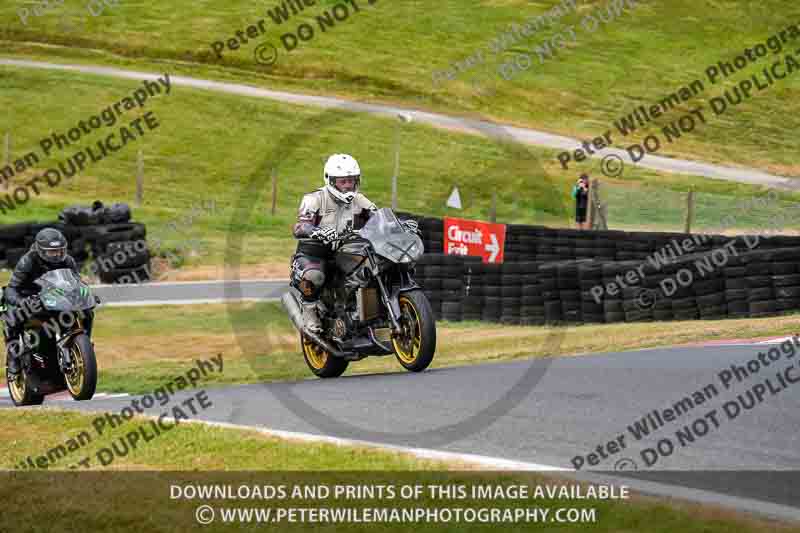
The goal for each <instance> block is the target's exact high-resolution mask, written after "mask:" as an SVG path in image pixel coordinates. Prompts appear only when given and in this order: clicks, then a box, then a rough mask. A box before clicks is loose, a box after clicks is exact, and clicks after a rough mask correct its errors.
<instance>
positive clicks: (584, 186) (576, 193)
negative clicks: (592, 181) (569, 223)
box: [572, 174, 589, 229]
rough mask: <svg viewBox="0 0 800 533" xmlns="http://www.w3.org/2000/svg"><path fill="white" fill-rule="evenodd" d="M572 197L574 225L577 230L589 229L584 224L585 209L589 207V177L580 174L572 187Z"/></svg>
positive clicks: (585, 223)
mask: <svg viewBox="0 0 800 533" xmlns="http://www.w3.org/2000/svg"><path fill="white" fill-rule="evenodd" d="M572 197H573V198H574V199H575V223H576V225H577V227H578V229H589V227H588V225H587V222H586V209H587V208H588V206H589V176H588V175H587V174H581V177H580V178H578V181H577V183H575V186H574V187H572Z"/></svg>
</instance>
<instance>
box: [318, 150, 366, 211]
mask: <svg viewBox="0 0 800 533" xmlns="http://www.w3.org/2000/svg"><path fill="white" fill-rule="evenodd" d="M323 174H324V178H323V179H324V181H325V188H326V189H328V192H329V193H331V194H332V195H333V196H334V197H336V198H338V199H339V200H341V201H342V202H345V203H348V204H349V203H350V202H352V201H353V199H354V198H355V197H356V193H357V192H358V188H359V185H361V167H359V166H358V161H356V160H355V158H354V157H353V156H351V155H347V154H333V155H332V156H330V157H329V158H328V160H327V161H326V162H325V169H324V171H323ZM336 178H355V185H354V187H353V190H352V191H348V192H342V191H340V190H339V189H337V188H336Z"/></svg>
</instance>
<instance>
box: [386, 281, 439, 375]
mask: <svg viewBox="0 0 800 533" xmlns="http://www.w3.org/2000/svg"><path fill="white" fill-rule="evenodd" d="M398 303H399V305H400V320H399V322H400V330H401V331H400V334H399V335H395V336H393V337H392V345H393V347H394V352H395V356H396V357H397V360H398V361H399V362H400V364H401V365H403V368H405V369H406V370H410V371H411V372H421V371H423V370H425V369H426V368H428V365H430V364H431V362H432V361H433V355H434V353H435V352H436V322H435V321H434V319H433V311H432V310H431V304H430V302H428V298H427V297H426V296H425V293H423V292H422V291H420V290H413V291H409V292H406V293H403V294H401V295H400V297H399V302H398Z"/></svg>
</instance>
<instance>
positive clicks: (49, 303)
mask: <svg viewBox="0 0 800 533" xmlns="http://www.w3.org/2000/svg"><path fill="white" fill-rule="evenodd" d="M35 283H36V284H37V285H38V286H39V293H38V294H39V299H40V300H41V303H42V305H41V308H40V309H38V310H36V312H35V313H25V315H26V316H24V317H23V319H24V320H25V322H24V326H23V332H22V333H21V334H20V336H19V338H16V339H8V338H7V339H6V345H7V346H8V345H9V343H14V346H13V347H12V349H15V350H17V351H18V353H19V355H20V357H21V361H20V362H21V367H22V371H21V372H20V373H19V374H17V375H16V376H15V377H14V378H13V379H11V378H10V376H9V377H8V389H9V392H10V393H11V399H12V400H13V402H14V405H17V406H22V405H39V404H41V403H42V401H43V400H44V397H45V395H47V394H53V393H56V392H61V391H63V390H65V389H68V390H69V393H70V395H72V397H73V398H74V399H76V400H90V399H91V398H92V396H94V392H95V388H96V386H97V360H96V358H95V353H94V345H93V344H92V342H91V335H92V322H93V320H94V311H93V309H94V307H95V306H96V305H97V303H98V302H99V300H98V299H97V298H96V297H95V296H94V294H92V290H91V288H90V287H89V286H88V285H87V284H86V283H84V282H83V281H82V280H81V279H80V278H79V277H78V276H77V275H76V274H75V272H73V271H72V270H70V269H68V268H63V269H58V270H51V271H50V272H47V273H45V274H43V275H42V276H41V277H39V278H38V279H37V280H36V281H35ZM2 311H3V315H4V316H6V312H5V311H6V309H5V303H3V309H2Z"/></svg>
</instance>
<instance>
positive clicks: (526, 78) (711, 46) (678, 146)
mask: <svg viewBox="0 0 800 533" xmlns="http://www.w3.org/2000/svg"><path fill="white" fill-rule="evenodd" d="M559 3H561V2H560V1H559V0H546V1H543V2H538V3H536V4H531V3H529V2H524V1H522V0H509V1H505V2H486V1H483V0H469V1H463V0H444V1H441V2H436V3H435V4H425V5H424V6H423V5H422V4H420V3H419V2H411V1H399V2H377V3H375V4H374V5H373V6H371V7H369V8H367V7H364V8H362V9H361V11H360V12H358V13H355V12H354V13H352V14H351V15H350V17H349V18H348V20H346V21H343V22H341V23H339V24H337V25H336V26H335V27H334V28H330V29H329V30H328V31H326V32H324V33H323V32H321V31H320V29H319V28H318V27H317V22H316V20H315V17H316V16H317V15H320V14H322V13H323V12H324V11H325V10H329V9H330V8H331V7H332V5H333V4H334V2H329V1H322V0H321V1H320V2H315V3H313V4H312V6H311V7H310V8H308V9H307V10H304V11H303V12H301V13H299V14H298V15H296V16H294V17H293V18H292V19H291V20H290V21H288V22H284V23H283V24H282V25H280V26H278V25H276V24H274V23H273V22H272V21H271V20H270V18H269V17H268V16H267V15H266V9H261V8H259V7H256V6H255V5H253V4H249V3H248V2H246V1H245V0H231V1H230V2H228V3H226V4H225V5H217V4H215V5H214V6H213V8H211V7H210V6H209V5H208V4H207V2H195V1H190V0H175V1H174V2H173V3H171V4H170V6H169V8H160V7H156V6H153V5H152V4H142V3H136V2H120V3H118V4H115V5H114V8H113V9H105V10H104V11H103V13H102V14H100V16H98V17H92V16H89V15H88V14H87V13H86V10H85V9H75V10H71V9H70V10H68V9H66V8H61V9H59V8H56V9H51V10H48V11H45V12H44V13H43V14H42V15H41V16H38V17H33V16H31V17H29V19H28V20H27V22H26V24H22V22H21V21H20V18H19V16H18V15H17V8H18V6H15V5H7V6H0V16H2V17H3V19H4V20H6V21H7V23H6V24H5V25H4V26H3V28H0V39H2V42H3V45H4V48H5V49H6V50H7V53H12V54H15V55H18V56H21V57H39V58H43V59H46V60H50V61H61V62H64V61H81V60H83V61H87V62H93V63H104V64H114V65H120V66H125V67H130V66H136V67H139V68H142V67H143V66H165V65H167V66H168V68H169V69H171V71H174V72H176V73H178V72H181V73H183V74H187V75H194V76H207V77H211V78H214V79H225V80H230V79H232V80H236V81H243V82H246V83H251V84H257V85H261V86H265V87H269V88H282V89H289V90H295V91H301V92H308V93H316V94H327V95H339V96H343V97H346V98H355V99H360V100H370V101H380V102H387V103H399V104H401V105H402V104H405V105H408V106H413V107H425V108H429V109H435V110H442V111H447V112H451V113H457V114H467V113H480V114H482V115H484V116H490V117H493V118H495V119H498V120H501V121H506V122H512V123H515V124H519V125H525V126H531V127H536V128H540V129H543V130H545V131H550V132H554V133H560V134H567V135H572V136H575V137H578V138H590V137H596V136H599V135H602V134H603V133H604V132H605V131H606V130H608V129H612V130H613V129H614V127H613V121H614V120H616V119H618V118H619V117H620V116H621V115H623V114H627V113H631V112H632V111H633V110H634V108H636V107H637V106H639V105H645V106H648V105H649V104H653V103H657V102H659V101H661V100H662V99H663V98H664V97H665V96H666V95H668V94H669V93H672V92H676V91H678V90H679V89H680V88H681V87H684V86H687V85H689V84H690V83H691V82H692V81H694V80H696V79H701V80H703V81H704V83H705V91H704V92H702V93H701V94H700V95H699V96H696V97H694V98H693V99H691V100H689V101H687V102H682V103H680V105H678V106H677V107H676V108H675V109H674V110H672V111H671V112H669V113H667V114H665V115H664V116H662V117H660V118H658V119H656V120H655V121H654V123H653V124H652V125H649V127H647V128H646V130H647V131H646V132H647V133H652V132H660V130H661V128H662V127H664V126H666V125H668V124H670V123H671V122H673V121H676V120H678V119H679V118H680V117H681V116H683V115H685V114H687V113H688V112H689V111H690V110H691V109H693V108H695V107H697V106H698V105H703V106H704V108H705V109H706V111H707V113H706V114H707V115H709V116H708V118H707V120H708V124H705V125H702V126H701V127H698V128H697V129H696V130H695V131H694V132H692V133H691V134H690V135H688V136H685V137H684V138H682V139H680V141H679V142H677V143H675V144H669V146H665V147H664V148H663V153H665V154H668V155H670V156H682V157H688V158H690V159H700V160H705V161H709V162H721V163H735V164H743V165H749V166H752V167H757V168H763V169H765V170H768V171H772V172H775V173H779V174H786V175H795V176H796V175H798V174H799V172H798V167H797V164H796V160H795V153H796V152H797V146H798V145H797V142H796V140H795V139H794V138H793V136H791V135H787V132H789V131H792V130H795V129H797V127H798V126H800V119H798V118H797V117H798V116H800V114H798V113H797V109H796V107H797V106H798V105H800V104H798V103H797V102H798V101H800V99H798V98H797V93H798V89H799V88H800V81H799V80H798V79H797V78H796V77H792V76H789V77H788V79H786V80H782V81H779V82H778V83H776V84H775V85H774V86H772V87H770V88H769V89H768V90H764V91H759V92H758V94H755V95H754V96H753V97H752V98H750V99H747V100H746V101H744V102H743V103H741V104H740V105H738V106H736V107H735V108H733V109H729V110H728V111H727V113H726V114H725V115H723V116H720V117H715V116H713V114H712V113H711V111H710V106H709V100H710V99H711V98H712V97H715V96H721V95H722V94H723V92H724V90H726V89H727V90H731V89H732V88H733V86H734V85H736V84H738V83H739V82H740V81H742V80H746V79H748V78H750V76H752V75H754V74H760V72H761V70H762V69H763V68H764V67H769V66H771V65H772V63H773V62H774V61H776V60H778V59H780V58H782V57H783V54H785V53H787V52H788V50H794V48H795V46H793V43H792V42H789V43H787V44H786V45H785V46H784V47H783V48H784V50H783V51H782V52H781V53H780V54H774V53H773V52H772V51H770V52H769V53H768V54H767V57H765V58H762V59H761V60H760V61H759V62H757V63H752V64H749V65H748V66H746V67H745V68H744V69H742V70H741V71H738V72H736V73H735V74H733V75H731V76H730V77H728V78H725V79H722V80H719V79H718V80H716V83H715V84H712V83H711V82H710V81H709V80H708V79H706V76H705V74H704V71H705V69H706V68H707V67H709V66H711V65H716V64H717V63H718V62H720V61H731V62H732V61H733V59H734V58H735V57H736V56H737V55H741V54H742V53H743V51H744V49H745V48H748V47H752V46H754V45H756V44H757V43H764V42H766V40H767V38H768V37H770V36H771V35H773V34H776V33H778V32H779V31H780V30H783V29H785V28H786V26H787V25H788V24H789V22H790V21H795V20H797V19H798V18H800V8H798V7H797V6H795V5H791V4H787V3H786V2H782V1H780V0H765V1H763V2H759V3H757V4H742V3H740V2H734V1H731V0H726V1H723V2H716V1H711V0H704V1H699V2H697V1H689V0H676V1H673V2H659V3H651V2H626V3H625V5H626V8H625V9H624V10H623V11H622V12H621V13H620V14H619V16H617V17H613V16H612V17H610V18H611V20H610V21H609V15H608V14H607V11H606V9H607V6H608V5H610V2H605V1H587V2H580V3H578V9H577V10H569V12H568V13H565V15H564V16H563V17H561V18H560V19H559V20H558V21H557V22H556V23H555V24H553V25H550V26H547V27H544V28H541V29H539V30H537V31H535V32H534V33H533V34H532V35H528V36H522V35H520V33H519V30H518V31H517V33H516V36H514V31H513V29H512V27H511V25H512V24H518V25H520V24H523V23H524V22H526V21H529V20H531V19H532V18H533V17H535V16H538V15H542V14H544V13H545V12H547V11H550V10H552V9H553V7H554V6H556V5H557V4H559ZM361 4H365V3H364V2H361ZM630 6H635V7H630ZM265 7H266V8H267V9H270V8H273V7H274V6H265ZM598 12H600V13H598ZM601 15H602V16H603V19H604V20H606V21H609V22H608V23H605V22H599V16H601ZM589 16H593V17H594V21H595V23H594V25H593V24H592V23H591V22H589V23H588V24H587V23H585V22H584V21H585V19H586V17H589ZM64 19H67V20H68V21H69V22H71V23H72V26H74V27H73V28H70V25H68V24H63V22H64ZM260 19H266V23H267V25H266V34H265V35H262V36H260V37H259V38H257V39H251V40H250V41H249V42H248V43H246V44H240V46H239V49H238V50H236V51H232V50H231V51H225V52H224V54H223V57H222V59H218V58H217V57H216V56H215V54H214V53H213V52H212V48H211V43H213V42H214V41H225V40H227V39H230V38H235V37H236V36H235V32H236V31H237V30H245V29H246V28H247V26H248V25H250V24H257V23H258V21H259V20H260ZM709 20H713V21H714V23H713V24H708V23H707V21H709ZM391 21H412V22H410V23H403V24H394V23H392V22H391ZM665 21H668V22H665ZM742 21H745V22H744V23H743V22H742ZM301 22H306V23H311V24H312V25H313V26H315V27H317V32H316V35H315V36H314V38H313V40H311V41H309V42H304V43H301V45H300V46H298V47H297V48H296V49H295V50H293V51H292V52H291V53H287V52H286V51H284V50H283V49H281V48H282V46H281V43H280V39H279V36H280V35H281V34H283V33H284V32H286V31H296V28H297V25H298V24H300V23H301ZM569 28H571V29H572V31H573V32H574V33H573V34H570V33H569V31H570V30H569ZM504 35H505V36H504ZM558 35H560V36H561V37H560V38H559V37H558ZM573 36H574V37H573ZM559 39H560V41H559ZM503 41H504V42H505V44H502V45H501V46H500V48H498V45H499V44H500V42H503ZM261 42H267V43H271V44H273V45H275V46H276V47H277V48H278V49H279V50H280V57H279V61H278V62H277V64H276V65H274V66H269V67H268V66H263V65H259V64H257V63H256V62H255V61H254V59H253V53H254V52H255V49H256V47H257V46H258V44H259V43H261ZM795 44H796V43H795ZM548 45H550V46H552V48H553V49H554V53H553V54H552V56H550V57H548V56H547V55H546V54H545V55H543V56H542V57H543V58H544V59H539V55H538V54H537V53H535V48H536V47H540V48H543V47H545V46H548ZM526 54H527V57H528V60H527V62H526V60H525V56H526ZM478 57H480V60H475V59H474V58H478ZM459 62H460V63H461V65H462V66H461V67H458V66H457V65H458V64H459ZM467 62H472V63H474V66H473V67H472V68H470V69H467V71H466V72H459V71H463V70H464V66H463V65H465V64H466V63H467ZM514 64H517V65H523V66H524V67H525V68H523V69H518V70H517V71H516V72H512V73H511V75H510V76H509V75H506V76H503V71H504V68H503V65H514ZM526 65H527V66H526ZM448 69H451V70H452V71H453V75H451V76H450V78H452V79H448V78H447V77H444V76H441V75H439V77H440V78H441V79H442V83H441V84H439V85H437V84H434V77H435V76H434V75H435V73H437V72H443V71H446V70H448ZM505 72H506V73H507V74H508V73H509V68H508V67H506V68H505ZM504 78H511V79H504ZM762 78H763V76H762ZM475 83H477V84H479V85H480V86H481V87H482V88H483V89H486V90H488V91H490V92H488V93H486V94H480V93H476V90H475V86H474V84H475ZM777 124H780V125H781V127H778V126H776V125H777ZM640 131H641V130H640ZM615 134H616V131H615ZM642 137H644V134H641V135H640V132H638V131H637V132H636V133H635V134H633V135H631V137H630V138H621V137H620V136H619V135H615V136H614V141H615V143H616V144H617V146H623V147H624V146H627V145H628V144H629V142H630V141H632V140H634V139H635V140H637V141H639V140H640V139H641V138H642ZM766 147H768V149H766ZM574 168H576V169H578V171H583V170H588V169H593V168H594V167H593V166H591V163H583V164H580V165H578V166H576V167H574Z"/></svg>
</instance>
